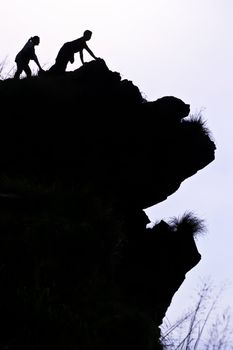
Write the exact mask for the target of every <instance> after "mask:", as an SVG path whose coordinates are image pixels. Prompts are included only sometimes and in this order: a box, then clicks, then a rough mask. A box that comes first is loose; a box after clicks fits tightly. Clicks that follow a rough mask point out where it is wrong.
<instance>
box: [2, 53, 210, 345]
mask: <svg viewBox="0 0 233 350" xmlns="http://www.w3.org/2000/svg"><path fill="white" fill-rule="evenodd" d="M25 96H27V98H28V100H29V101H30V99H31V97H33V96H37V98H38V100H39V101H40V103H38V104H37V106H36V109H34V114H33V118H32V115H31V110H27V109H26V110H25V109H20V108H19V105H20V102H21V101H22V99H23V98H25ZM0 99H1V102H2V106H7V108H6V109H7V118H2V119H1V127H2V130H3V131H4V132H3V133H2V136H1V138H0V159H1V166H0V209H1V210H0V232H1V235H0V284H1V287H2V288H1V289H0V310H1V313H0V318H1V321H2V324H3V329H2V336H1V339H0V347H1V348H8V349H9V350H13V349H19V348H24V349H25V350H27V349H28V350H29V349H30V350H32V349H37V350H42V349H44V348H56V349H61V350H64V349H76V348H78V349H85V350H86V349H87V350H92V349H95V350H105V349H106V350H107V349H113V350H115V349H119V348H129V349H132V348H134V349H135V350H137V349H138V350H142V349H143V350H152V349H153V350H155V349H161V348H162V345H161V344H160V339H159V338H160V326H161V324H162V321H163V318H164V315H165V314H166V310H167V308H168V306H169V305H170V303H171V300H172V297H173V295H174V293H175V292H176V291H177V289H178V288H179V287H180V285H181V283H182V282H183V280H184V278H185V275H186V273H187V271H189V270H190V269H191V268H193V267H194V266H195V265H196V264H197V263H198V262H199V260H200V258H201V256H200V254H199V252H198V250H197V247H196V243H195V240H194V237H195V234H196V233H198V232H200V231H201V230H202V228H203V222H202V220H200V219H198V218H197V217H196V216H195V215H194V214H193V213H191V212H187V213H185V214H184V217H181V218H178V219H177V220H175V219H172V220H171V221H169V220H166V219H164V220H162V221H160V222H158V223H156V224H155V225H154V226H153V227H152V228H147V224H148V223H149V220H148V218H147V216H146V215H145V212H144V210H143V209H145V208H147V207H149V206H152V205H155V204H157V203H159V202H161V201H163V200H166V198H167V197H168V196H169V195H171V194H173V193H175V192H176V191H177V190H178V189H179V186H180V184H181V183H182V182H183V181H184V180H185V179H187V178H188V177H190V176H193V175H194V174H195V173H196V172H197V171H199V170H201V169H203V168H204V167H206V166H207V165H208V164H209V163H211V162H212V161H213V160H214V158H215V144H214V142H213V140H212V137H211V134H210V132H209V131H208V129H207V128H206V127H205V125H204V122H203V121H202V119H200V118H199V117H198V118H195V117H193V116H190V115H189V111H190V106H189V104H187V103H185V102H183V101H182V100H180V99H179V98H177V97H174V96H165V97H164V98H161V99H158V100H156V101H153V102H149V101H146V100H145V99H144V98H143V97H142V95H141V93H140V91H139V89H138V87H137V86H135V85H134V84H133V83H132V81H129V80H127V79H121V75H120V74H119V73H118V72H112V71H111V70H109V69H108V67H107V65H106V63H105V61H104V60H102V59H98V60H93V61H91V62H88V63H86V64H85V65H82V66H81V67H80V68H79V69H77V70H76V71H74V72H65V73H64V74H62V75H54V76H50V75H45V76H41V77H38V76H36V77H31V78H29V79H21V80H18V79H7V80H5V81H2V82H1V84H0ZM12 100H13V101H14V104H12V103H11V102H12ZM84 115H85V117H84Z"/></svg>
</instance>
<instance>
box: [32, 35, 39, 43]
mask: <svg viewBox="0 0 233 350" xmlns="http://www.w3.org/2000/svg"><path fill="white" fill-rule="evenodd" d="M31 41H32V42H33V44H34V45H39V43H40V38H39V37H38V36H37V35H35V36H33V37H32V38H31Z"/></svg>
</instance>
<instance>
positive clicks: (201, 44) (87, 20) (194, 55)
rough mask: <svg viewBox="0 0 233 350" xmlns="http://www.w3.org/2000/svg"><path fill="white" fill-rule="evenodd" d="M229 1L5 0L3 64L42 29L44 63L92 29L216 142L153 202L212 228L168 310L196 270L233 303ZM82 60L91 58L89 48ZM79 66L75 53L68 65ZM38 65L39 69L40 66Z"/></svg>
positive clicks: (117, 66) (143, 87)
mask: <svg viewBox="0 0 233 350" xmlns="http://www.w3.org/2000/svg"><path fill="white" fill-rule="evenodd" d="M232 18H233V1H232V0H143V1H141V0H140V1H138V0H117V1H113V0H112V1H111V0H98V1H96V0H83V1H79V0H66V1H64V2H63V1H57V0H56V1H55V0H39V1H38V0H37V1H34V0H8V1H4V2H3V4H1V22H0V32H1V36H0V62H1V61H2V60H3V59H4V58H5V57H7V69H8V70H9V69H11V68H12V67H14V57H15V55H16V53H17V52H18V51H19V50H20V49H21V48H22V46H23V45H24V44H25V42H26V41H27V39H28V38H29V37H31V36H33V35H39V36H40V39H41V43H40V45H39V46H38V47H36V52H37V55H38V58H39V60H40V62H41V64H42V66H43V65H44V66H45V69H46V67H49V66H51V65H52V64H53V62H54V59H55V57H56V54H57V52H58V49H59V48H60V47H61V45H62V44H63V43H64V42H66V41H70V40H73V39H76V38H78V37H79V36H81V35H82V33H83V31H84V30H85V29H90V30H92V31H93V36H92V39H91V40H90V42H89V46H90V48H91V49H92V50H93V51H94V53H95V55H96V56H99V57H102V58H103V59H105V61H106V63H107V65H108V67H109V68H110V69H111V70H113V71H114V70H115V71H118V72H120V73H121V75H122V77H123V78H126V79H129V80H132V81H133V83H134V84H135V85H137V86H138V87H139V89H140V91H141V92H142V93H143V94H144V96H145V97H146V98H147V99H149V100H155V99H157V98H159V97H162V96H165V95H173V96H176V97H178V98H181V99H182V100H183V101H184V102H186V103H190V104H191V109H192V113H195V112H199V111H200V110H203V117H204V119H206V120H207V126H208V127H209V128H210V130H211V131H212V133H213V137H214V139H215V141H216V145H217V151H216V160H215V161H214V162H213V163H212V164H210V165H209V166H207V167H206V168H205V169H203V170H201V171H200V172H198V174H196V175H194V176H193V177H191V178H190V179H188V180H186V181H185V182H184V183H183V184H182V186H181V187H180V189H179V190H178V191H177V193H175V194H173V195H172V196H171V197H170V198H168V200H167V201H165V202H163V203H161V204H160V205H157V206H156V207H152V208H150V209H148V210H147V213H148V214H149V215H150V218H151V220H159V219H161V218H163V219H165V220H166V219H168V218H169V217H171V216H175V215H181V214H183V213H184V211H186V210H193V211H195V213H196V214H197V215H199V216H200V217H202V218H203V219H205V220H206V224H207V227H208V233H207V235H206V236H205V237H201V238H200V239H199V240H198V242H197V245H198V248H199V250H200V253H201V254H202V261H201V262H200V263H199V265H198V266H197V267H195V268H194V269H193V270H192V271H191V272H190V273H189V274H187V279H186V281H185V283H184V284H183V286H182V287H181V288H180V290H179V292H178V293H177V294H176V295H175V297H174V300H173V304H172V307H171V308H170V309H169V310H168V317H170V318H171V319H173V317H174V315H176V316H177V315H179V314H180V313H181V311H182V310H183V307H184V306H186V304H187V305H188V304H189V303H190V299H189V298H190V297H191V296H192V294H193V293H194V290H195V288H196V286H197V284H198V283H199V278H203V277H205V276H210V277H211V278H212V279H213V281H214V282H215V283H216V284H217V285H219V284H220V283H222V282H226V281H227V282H228V281H229V287H228V289H227V290H226V292H225V293H224V298H223V299H222V301H221V302H222V304H223V305H226V306H227V305H229V306H231V307H233V300H232V295H233V276H232V271H233V252H232V245H233V238H232V232H231V231H232V230H231V226H232V224H231V219H232V217H231V216H232V205H231V201H232V197H233V191H232V175H233V163H232V144H231V142H232V138H233V127H232V126H233V122H232V119H231V118H232V100H233V86H232V85H233V68H232V65H233V45H232V34H233V20H232ZM84 58H86V60H91V57H90V56H89V55H88V54H87V53H86V54H84ZM78 66H80V60H79V56H78V55H77V56H76V61H75V63H74V64H73V65H70V66H69V67H68V68H69V69H70V70H73V69H76V68H77V67H78ZM32 68H35V69H36V66H33V63H32Z"/></svg>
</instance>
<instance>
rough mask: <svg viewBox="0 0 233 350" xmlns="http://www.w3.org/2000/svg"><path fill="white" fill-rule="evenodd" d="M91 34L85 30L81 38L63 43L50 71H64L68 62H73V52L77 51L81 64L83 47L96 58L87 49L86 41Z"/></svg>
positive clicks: (92, 54)
mask: <svg viewBox="0 0 233 350" xmlns="http://www.w3.org/2000/svg"><path fill="white" fill-rule="evenodd" d="M91 36H92V32H91V31H90V30H85V32H84V33H83V36H82V37H81V38H78V39H76V40H73V41H69V42H67V43H65V44H64V45H63V46H62V47H61V49H60V50H59V52H58V54H57V57H56V61H55V64H54V65H53V66H52V67H51V68H50V71H52V72H56V73H63V72H65V70H66V67H67V64H68V63H69V62H70V63H74V54H75V53H77V52H79V54H80V59H81V62H82V64H84V60H83V50H84V49H85V50H87V52H89V54H90V55H91V56H92V57H93V58H94V59H97V57H96V56H95V55H94V53H93V52H92V51H91V50H90V49H89V47H88V46H87V43H86V42H87V41H88V40H90V39H91Z"/></svg>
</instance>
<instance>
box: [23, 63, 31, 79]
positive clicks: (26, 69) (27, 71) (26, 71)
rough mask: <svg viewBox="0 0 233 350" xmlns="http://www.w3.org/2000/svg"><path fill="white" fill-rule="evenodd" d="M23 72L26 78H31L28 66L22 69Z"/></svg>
mask: <svg viewBox="0 0 233 350" xmlns="http://www.w3.org/2000/svg"><path fill="white" fill-rule="evenodd" d="M23 70H24V72H25V73H26V76H27V78H31V76H32V71H31V69H30V67H29V65H25V66H24V67H23Z"/></svg>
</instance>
